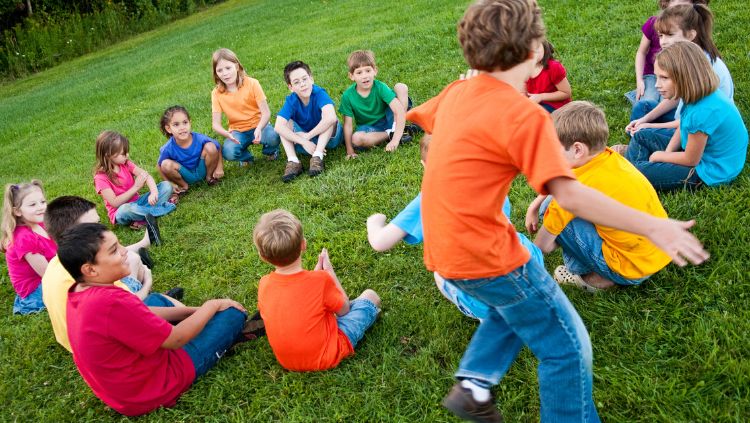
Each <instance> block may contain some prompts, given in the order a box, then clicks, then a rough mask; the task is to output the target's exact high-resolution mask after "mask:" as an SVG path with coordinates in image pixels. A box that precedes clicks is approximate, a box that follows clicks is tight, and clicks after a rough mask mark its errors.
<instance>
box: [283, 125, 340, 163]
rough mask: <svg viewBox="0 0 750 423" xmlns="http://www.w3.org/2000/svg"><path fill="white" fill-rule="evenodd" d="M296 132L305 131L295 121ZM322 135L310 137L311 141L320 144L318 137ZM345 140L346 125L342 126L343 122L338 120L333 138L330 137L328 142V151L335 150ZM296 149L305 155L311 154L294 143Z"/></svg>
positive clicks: (298, 152)
mask: <svg viewBox="0 0 750 423" xmlns="http://www.w3.org/2000/svg"><path fill="white" fill-rule="evenodd" d="M293 130H294V132H303V131H302V128H301V127H300V126H299V125H297V122H294V129H293ZM319 137H320V135H317V136H314V137H312V138H310V141H312V142H313V143H314V144H315V145H318V138H319ZM343 140H344V127H342V126H341V122H336V130H335V132H334V133H333V135H331V138H329V139H328V144H326V151H327V150H333V149H334V148H336V147H338V146H339V144H341V141H343ZM294 151H295V152H296V153H297V154H304V155H305V156H309V155H310V154H309V153H308V152H307V151H305V149H304V148H303V147H302V146H301V145H299V144H294Z"/></svg>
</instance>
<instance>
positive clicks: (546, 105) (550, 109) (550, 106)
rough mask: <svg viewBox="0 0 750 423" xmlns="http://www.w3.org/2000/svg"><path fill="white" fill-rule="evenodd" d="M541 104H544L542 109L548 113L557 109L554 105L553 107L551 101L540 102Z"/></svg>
mask: <svg viewBox="0 0 750 423" xmlns="http://www.w3.org/2000/svg"><path fill="white" fill-rule="evenodd" d="M539 105H540V106H542V109H544V110H546V111H547V113H552V112H554V111H555V110H557V109H555V108H554V107H552V105H551V104H549V103H539Z"/></svg>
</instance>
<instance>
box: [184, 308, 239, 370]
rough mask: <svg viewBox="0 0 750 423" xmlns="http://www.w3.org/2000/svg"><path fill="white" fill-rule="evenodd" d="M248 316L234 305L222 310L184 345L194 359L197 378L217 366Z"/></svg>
mask: <svg viewBox="0 0 750 423" xmlns="http://www.w3.org/2000/svg"><path fill="white" fill-rule="evenodd" d="M246 317H247V314H245V313H243V312H241V311H239V310H237V309H236V308H234V307H230V308H228V309H226V310H223V311H220V312H218V313H216V314H215V315H214V317H212V318H211V320H209V321H208V323H206V326H205V327H204V328H203V330H202V331H201V332H200V333H199V334H198V336H196V337H195V338H193V339H192V340H191V341H190V342H188V343H187V344H185V346H184V347H182V349H184V350H185V352H187V353H188V355H189V356H190V359H191V360H192V361H193V365H194V366H195V378H196V379H197V378H198V377H200V376H203V375H204V374H206V372H207V371H208V369H210V368H211V367H213V366H215V365H216V362H218V361H219V359H220V358H221V357H223V356H224V353H225V352H227V350H228V349H229V347H231V346H232V345H233V344H234V343H235V341H236V340H237V338H238V337H239V336H240V332H242V328H243V327H244V326H245V318H246Z"/></svg>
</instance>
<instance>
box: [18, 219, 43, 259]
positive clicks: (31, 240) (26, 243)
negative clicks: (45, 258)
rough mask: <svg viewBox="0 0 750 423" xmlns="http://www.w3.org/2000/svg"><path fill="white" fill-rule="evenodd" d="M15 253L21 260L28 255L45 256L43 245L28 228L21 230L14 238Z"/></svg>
mask: <svg viewBox="0 0 750 423" xmlns="http://www.w3.org/2000/svg"><path fill="white" fill-rule="evenodd" d="M13 253H14V254H15V255H16V257H17V258H18V259H19V260H20V259H23V258H24V256H25V255H26V254H29V253H31V254H43V253H44V251H43V250H42V246H41V243H40V242H39V239H38V238H37V236H36V235H34V232H32V231H31V230H30V229H28V228H27V227H23V228H19V230H17V231H16V232H15V234H14V236H13Z"/></svg>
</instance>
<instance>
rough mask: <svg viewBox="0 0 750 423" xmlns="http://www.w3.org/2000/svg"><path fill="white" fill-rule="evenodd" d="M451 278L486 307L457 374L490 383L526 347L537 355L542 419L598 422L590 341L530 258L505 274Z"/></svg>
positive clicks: (572, 311) (559, 292)
mask: <svg viewBox="0 0 750 423" xmlns="http://www.w3.org/2000/svg"><path fill="white" fill-rule="evenodd" d="M450 282H451V283H452V284H454V285H455V286H457V287H458V288H459V289H461V290H463V291H465V292H467V293H468V294H469V295H471V296H472V297H474V298H477V299H479V300H480V301H482V302H484V303H485V304H487V305H488V306H489V313H488V315H487V318H486V319H484V320H482V322H481V323H480V324H479V327H478V328H477V330H476V331H475V332H474V336H473V337H472V338H471V342H469V345H468V347H467V348H466V351H465V352H464V355H463V357H462V358H461V363H460V365H459V368H458V371H457V372H456V377H457V378H459V379H476V380H478V381H480V382H485V383H487V384H491V385H495V384H497V383H498V382H499V381H500V379H501V378H502V377H503V376H504V375H505V373H506V372H507V371H508V369H509V368H510V366H511V364H513V361H515V359H516V356H517V355H518V352H519V351H520V350H521V348H522V347H523V346H524V345H526V346H528V347H529V349H530V350H531V352H532V353H533V354H534V355H535V356H536V357H537V358H538V359H539V367H538V370H537V373H538V378H539V397H540V400H541V420H542V421H544V422H597V421H599V416H598V414H597V412H596V406H595V405H594V402H593V399H592V390H593V375H592V360H593V358H592V357H593V354H592V351H591V341H590V340H589V335H588V332H587V331H586V327H585V326H584V325H583V321H582V320H581V318H580V317H579V316H578V313H577V312H576V310H575V308H573V305H572V304H571V303H570V301H568V298H567V297H566V296H565V294H564V293H563V292H562V290H561V289H560V287H559V286H558V285H557V283H555V281H554V280H552V278H551V277H550V275H549V274H548V273H547V271H546V270H545V269H544V267H543V266H540V265H539V264H538V263H536V262H535V261H533V260H530V261H529V262H528V263H526V264H524V265H523V266H521V267H519V268H517V269H515V270H513V271H512V272H510V273H508V274H507V275H502V276H496V277H490V278H481V279H451V280H450Z"/></svg>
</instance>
